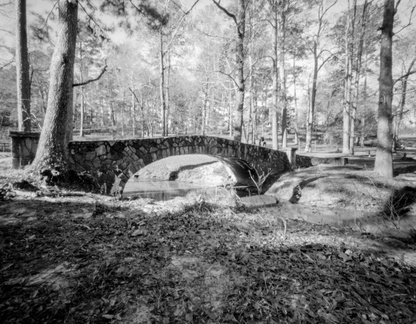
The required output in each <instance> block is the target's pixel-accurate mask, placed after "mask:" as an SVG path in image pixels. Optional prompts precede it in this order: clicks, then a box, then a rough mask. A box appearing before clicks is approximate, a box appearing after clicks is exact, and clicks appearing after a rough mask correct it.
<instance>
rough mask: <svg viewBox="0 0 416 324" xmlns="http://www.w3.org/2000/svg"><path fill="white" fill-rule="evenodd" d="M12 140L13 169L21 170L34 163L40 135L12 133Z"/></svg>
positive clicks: (10, 134)
mask: <svg viewBox="0 0 416 324" xmlns="http://www.w3.org/2000/svg"><path fill="white" fill-rule="evenodd" d="M9 136H10V137H11V138H12V149H11V151H12V167H13V169H20V168H22V167H24V166H25V165H28V164H30V163H32V162H33V160H34V158H35V156H36V150H37V148H38V143H39V137H40V133H26V132H16V131H10V133H9Z"/></svg>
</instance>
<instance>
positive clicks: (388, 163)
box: [374, 0, 396, 178]
mask: <svg viewBox="0 0 416 324" xmlns="http://www.w3.org/2000/svg"><path fill="white" fill-rule="evenodd" d="M395 12H396V9H395V7H394V0H385V1H384V15H383V24H382V26H381V47H380V77H379V102H378V122H377V152H376V160H375V165H374V171H375V172H377V173H378V174H380V175H381V176H384V177H387V178H392V177H393V156H392V144H393V136H392V99H393V76H392V65H393V55H392V44H393V22H394V15H395Z"/></svg>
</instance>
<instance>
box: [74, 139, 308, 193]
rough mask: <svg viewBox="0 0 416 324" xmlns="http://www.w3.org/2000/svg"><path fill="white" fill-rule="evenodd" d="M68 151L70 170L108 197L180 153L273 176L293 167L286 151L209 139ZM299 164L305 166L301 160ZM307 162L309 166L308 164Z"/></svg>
mask: <svg viewBox="0 0 416 324" xmlns="http://www.w3.org/2000/svg"><path fill="white" fill-rule="evenodd" d="M69 150H70V167H71V168H72V169H74V170H76V171H78V172H83V171H84V172H88V173H89V174H90V175H91V176H92V177H93V178H94V179H95V180H96V182H97V185H98V186H100V187H101V188H102V192H104V193H107V194H116V193H120V192H122V190H123V188H124V186H125V184H126V182H127V180H128V179H129V178H130V177H131V176H132V175H133V174H135V173H136V172H137V171H138V170H140V169H141V168H143V167H144V166H146V165H148V164H150V163H152V162H154V161H157V160H159V159H162V158H165V157H169V156H174V155H181V154H208V155H215V156H219V157H222V158H237V159H241V160H244V161H246V162H247V163H248V164H249V165H251V166H252V167H253V168H255V169H256V170H258V171H259V172H270V173H273V174H282V173H284V172H286V171H290V170H291V168H292V165H291V163H290V162H289V159H288V157H287V155H286V153H285V152H282V151H278V150H272V149H269V148H266V147H261V146H256V145H250V144H245V143H240V142H237V141H232V140H228V139H225V138H219V137H208V136H178V137H163V138H162V137H161V138H146V139H129V140H116V141H73V142H71V143H69ZM299 162H302V163H303V161H301V160H299ZM305 162H306V164H308V161H305ZM296 163H298V157H297V159H296ZM309 163H310V161H309Z"/></svg>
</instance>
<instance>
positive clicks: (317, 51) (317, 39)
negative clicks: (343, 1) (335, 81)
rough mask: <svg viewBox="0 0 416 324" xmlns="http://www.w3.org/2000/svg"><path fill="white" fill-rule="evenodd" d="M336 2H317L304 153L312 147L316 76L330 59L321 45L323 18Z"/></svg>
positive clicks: (311, 47)
mask: <svg viewBox="0 0 416 324" xmlns="http://www.w3.org/2000/svg"><path fill="white" fill-rule="evenodd" d="M337 1H338V0H334V1H332V2H331V3H330V4H329V5H328V6H327V7H326V6H325V1H324V0H318V1H317V4H318V8H317V9H318V10H317V14H318V19H317V24H318V26H317V30H316V32H315V34H314V35H313V36H312V42H311V46H310V51H311V53H312V57H313V70H312V82H311V85H310V93H309V96H310V99H309V107H308V115H307V122H306V144H305V152H310V151H311V145H312V131H313V126H314V117H315V104H316V93H317V91H318V74H319V71H320V70H321V69H322V67H323V66H324V65H325V64H326V63H327V62H328V61H329V59H331V57H332V55H333V54H332V53H329V54H328V55H326V56H325V57H324V55H325V53H327V52H328V50H327V49H326V48H325V47H324V46H323V44H322V37H323V34H324V31H325V28H326V26H327V22H326V20H325V16H326V14H327V13H328V10H329V9H331V8H332V7H333V6H334V5H335V4H336V3H337Z"/></svg>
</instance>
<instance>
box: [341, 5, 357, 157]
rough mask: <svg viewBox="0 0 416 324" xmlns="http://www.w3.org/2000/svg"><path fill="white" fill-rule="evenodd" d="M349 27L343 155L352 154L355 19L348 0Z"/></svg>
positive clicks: (347, 34) (346, 31)
mask: <svg viewBox="0 0 416 324" xmlns="http://www.w3.org/2000/svg"><path fill="white" fill-rule="evenodd" d="M346 19H347V26H346V29H345V80H344V110H343V118H342V121H343V136H342V153H343V154H350V153H351V151H350V129H351V98H352V96H351V84H352V82H351V78H352V56H353V47H352V44H351V42H352V40H351V39H350V35H351V34H352V33H351V29H354V22H353V18H350V1H349V0H348V11H347V15H346Z"/></svg>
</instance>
